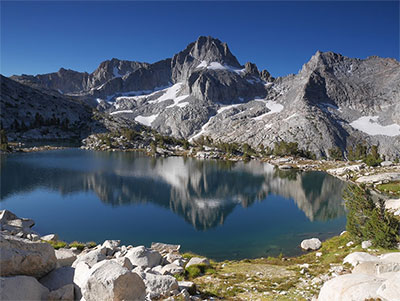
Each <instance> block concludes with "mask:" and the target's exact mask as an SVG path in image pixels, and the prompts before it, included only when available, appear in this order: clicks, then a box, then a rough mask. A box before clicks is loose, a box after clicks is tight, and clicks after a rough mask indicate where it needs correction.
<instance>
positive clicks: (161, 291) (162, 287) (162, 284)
mask: <svg viewBox="0 0 400 301" xmlns="http://www.w3.org/2000/svg"><path fill="white" fill-rule="evenodd" d="M139 275H140V277H142V279H143V281H144V283H145V285H146V292H147V295H148V296H149V297H150V299H155V298H161V297H165V296H169V294H170V292H171V291H173V290H177V289H178V288H179V286H178V281H177V280H176V279H175V278H174V277H172V276H169V275H156V274H152V273H140V274H139Z"/></svg>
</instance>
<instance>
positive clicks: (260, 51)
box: [0, 1, 399, 76]
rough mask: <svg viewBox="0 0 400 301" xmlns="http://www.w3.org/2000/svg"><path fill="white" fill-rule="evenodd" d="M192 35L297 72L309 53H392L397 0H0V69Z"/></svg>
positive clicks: (273, 68) (164, 50)
mask: <svg viewBox="0 0 400 301" xmlns="http://www.w3.org/2000/svg"><path fill="white" fill-rule="evenodd" d="M200 35H211V36H214V37H217V38H219V39H220V40H222V41H223V42H227V43H228V45H229V47H230V49H231V51H232V53H233V54H234V55H236V57H237V58H238V60H239V62H240V63H241V64H244V63H245V62H247V61H251V62H254V63H256V64H257V66H258V67H259V69H260V70H261V69H267V70H268V71H269V72H270V73H271V74H272V75H273V76H283V75H287V74H289V73H297V72H298V70H299V69H300V68H301V66H302V65H303V64H304V63H305V62H307V61H308V60H309V59H310V57H311V56H312V55H313V54H314V53H315V52H316V51H317V50H321V51H334V52H338V53H341V54H343V55H346V56H350V57H359V58H365V57H367V56H370V55H378V56H382V57H394V58H397V59H399V3H398V2H397V1H380V2H379V1H378V2H372V1H355V2H347V1H340V2H330V1H310V2H302V1H296V2H280V1H275V2H273V1H264V2H167V1H163V2H127V1H125V2H115V1H114V2H104V1H103V2H94V1H86V2H75V1H71V2H61V1H54V2H51V1H48V2H19V1H10V2H6V1H1V66H0V70H1V73H2V74H3V75H6V76H10V75H12V74H22V73H25V74H39V73H48V72H54V71H57V70H58V69H59V68H60V67H64V68H66V69H73V70H77V71H87V72H92V71H93V70H94V69H95V68H96V67H97V66H98V65H99V64H100V62H102V61H104V60H107V59H111V58H113V57H116V58H119V59H126V60H136V61H145V62H150V63H151V62H156V61H158V60H161V59H164V58H167V57H172V56H173V55H174V54H175V53H177V52H179V51H180V50H182V49H184V48H185V47H186V45H187V44H189V43H190V42H192V41H194V40H196V39H197V37H198V36H200Z"/></svg>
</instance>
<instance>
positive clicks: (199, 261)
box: [186, 257, 210, 268]
mask: <svg viewBox="0 0 400 301" xmlns="http://www.w3.org/2000/svg"><path fill="white" fill-rule="evenodd" d="M197 264H204V265H207V266H208V265H210V262H209V261H208V259H207V258H200V257H192V258H190V260H189V262H188V263H187V264H186V268H188V267H190V266H192V265H197Z"/></svg>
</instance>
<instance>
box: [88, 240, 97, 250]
mask: <svg viewBox="0 0 400 301" xmlns="http://www.w3.org/2000/svg"><path fill="white" fill-rule="evenodd" d="M96 246H97V243H96V242H94V241H89V242H87V243H86V247H88V248H89V249H91V248H94V247H96Z"/></svg>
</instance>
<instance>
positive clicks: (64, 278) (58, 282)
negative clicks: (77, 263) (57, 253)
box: [39, 267, 75, 291]
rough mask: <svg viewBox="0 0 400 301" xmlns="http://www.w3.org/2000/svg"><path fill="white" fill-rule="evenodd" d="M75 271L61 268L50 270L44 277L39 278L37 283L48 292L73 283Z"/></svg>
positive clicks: (69, 268)
mask: <svg viewBox="0 0 400 301" xmlns="http://www.w3.org/2000/svg"><path fill="white" fill-rule="evenodd" d="M74 274H75V269H74V268H71V267H61V268H58V269H55V270H52V271H51V272H50V273H48V274H47V275H46V276H44V277H42V278H40V280H39V282H40V283H41V284H42V285H44V286H45V287H47V288H48V289H49V290H50V291H54V290H58V289H59V288H61V287H63V286H65V285H68V284H72V283H73V282H74Z"/></svg>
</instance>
